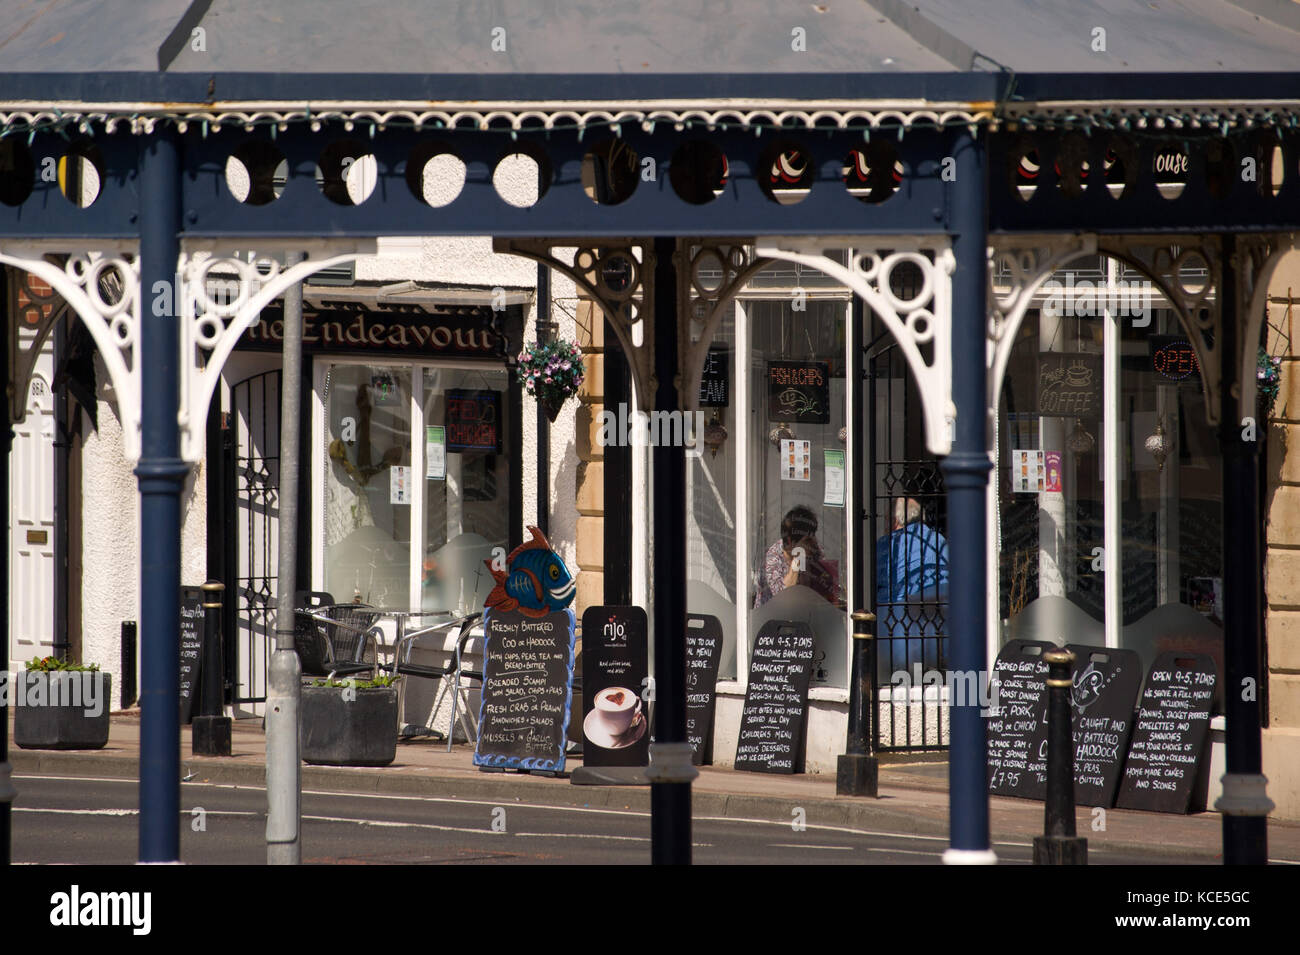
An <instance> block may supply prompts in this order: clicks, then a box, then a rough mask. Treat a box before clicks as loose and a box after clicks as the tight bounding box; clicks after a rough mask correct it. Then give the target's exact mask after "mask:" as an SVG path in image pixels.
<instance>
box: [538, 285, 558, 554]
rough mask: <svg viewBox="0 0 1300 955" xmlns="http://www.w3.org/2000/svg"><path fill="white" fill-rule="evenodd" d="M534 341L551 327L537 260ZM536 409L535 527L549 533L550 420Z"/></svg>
mask: <svg viewBox="0 0 1300 955" xmlns="http://www.w3.org/2000/svg"><path fill="white" fill-rule="evenodd" d="M536 328H537V344H539V345H542V344H545V343H546V342H548V341H550V338H551V333H552V332H553V331H554V330H555V329H554V327H553V325H552V323H551V269H550V266H548V265H546V264H544V263H542V262H538V263H537V325H536ZM534 404H535V405H536V409H537V526H538V527H539V528H540V529H541V531H542V533H543V534H545V535H547V536H548V537H549V536H550V534H551V422H550V419H549V418H547V417H546V412H545V411H544V410H543V409H542V403H541V402H540V401H538V402H535V403H534Z"/></svg>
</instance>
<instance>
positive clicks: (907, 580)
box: [862, 311, 948, 752]
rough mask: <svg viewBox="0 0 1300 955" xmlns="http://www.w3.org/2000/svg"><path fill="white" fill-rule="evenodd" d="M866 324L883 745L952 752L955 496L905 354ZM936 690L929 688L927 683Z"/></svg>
mask: <svg viewBox="0 0 1300 955" xmlns="http://www.w3.org/2000/svg"><path fill="white" fill-rule="evenodd" d="M867 314H868V316H869V318H868V320H867V321H866V323H865V329H864V331H865V333H866V334H865V336H864V338H865V341H866V343H867V344H866V346H865V348H864V349H863V379H864V380H863V389H864V392H865V394H864V401H863V407H864V409H865V419H866V420H865V421H864V425H865V430H866V442H865V445H866V447H865V448H864V451H865V453H864V454H863V457H862V461H863V465H864V472H865V481H864V484H865V487H864V492H863V494H864V508H863V525H862V528H863V534H862V541H863V545H864V546H863V549H864V551H865V553H864V560H863V566H865V568H866V575H865V584H866V586H865V587H864V591H865V592H866V594H867V600H868V605H869V606H870V608H871V610H872V611H873V612H874V613H875V614H876V645H877V654H876V660H877V662H876V686H877V694H876V699H877V706H876V720H875V731H876V744H877V748H878V749H879V750H881V751H903V752H917V751H923V750H939V749H945V748H947V745H948V718H947V705H946V696H945V692H944V690H943V689H942V688H941V687H940V686H936V685H935V684H937V683H943V682H945V678H944V674H945V671H946V664H947V656H948V628H947V619H946V611H947V595H948V586H947V585H948V567H947V564H948V555H947V543H946V539H945V536H944V530H945V528H946V526H947V500H948V496H947V492H946V491H945V489H944V483H943V476H942V475H941V474H940V472H939V462H938V459H937V458H936V457H934V455H932V454H930V453H929V452H928V451H927V450H926V447H925V430H924V420H923V416H922V413H921V404H920V397H919V394H918V392H917V388H916V383H915V380H914V379H913V377H912V374H911V372H910V370H909V369H908V367H907V361H906V358H905V357H904V356H903V354H902V352H901V350H900V349H899V348H898V345H897V344H896V342H895V341H894V339H893V337H892V336H891V335H890V333H889V332H888V330H887V329H886V328H885V326H884V324H883V323H882V322H881V321H880V320H879V318H877V317H876V316H875V315H874V314H872V313H871V312H869V311H868V312H867ZM927 684H929V685H927Z"/></svg>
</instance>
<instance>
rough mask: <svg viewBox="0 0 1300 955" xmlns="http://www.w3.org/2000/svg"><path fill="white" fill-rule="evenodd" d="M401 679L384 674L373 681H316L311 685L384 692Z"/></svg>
mask: <svg viewBox="0 0 1300 955" xmlns="http://www.w3.org/2000/svg"><path fill="white" fill-rule="evenodd" d="M400 679H401V677H400V676H392V675H391V674H384V673H381V674H379V676H377V677H375V678H374V679H373V680H327V679H320V680H316V681H314V682H313V683H312V684H311V686H332V687H334V688H335V689H344V688H345V687H349V686H350V687H352V688H353V689H354V690H382V689H385V688H387V687H390V686H392V685H394V684H395V683H396V682H397V681H398V680H400Z"/></svg>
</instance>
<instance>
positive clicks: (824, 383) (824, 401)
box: [767, 361, 831, 424]
mask: <svg viewBox="0 0 1300 955" xmlns="http://www.w3.org/2000/svg"><path fill="white" fill-rule="evenodd" d="M767 417H768V419H769V420H771V421H797V422H799V423H801V424H829V423H830V420H831V388H830V366H829V365H828V364H827V363H826V362H824V361H769V362H768V363H767Z"/></svg>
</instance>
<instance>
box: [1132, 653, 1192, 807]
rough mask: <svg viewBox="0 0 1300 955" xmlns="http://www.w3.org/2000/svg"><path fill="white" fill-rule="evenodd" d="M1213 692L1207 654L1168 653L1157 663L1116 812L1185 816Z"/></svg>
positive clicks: (1145, 694) (1144, 692) (1145, 691)
mask: <svg viewBox="0 0 1300 955" xmlns="http://www.w3.org/2000/svg"><path fill="white" fill-rule="evenodd" d="M1217 686H1218V670H1217V668H1216V667H1215V665H1214V658H1213V657H1211V656H1209V655H1208V654H1204V653H1183V652H1179V651H1177V650H1170V651H1167V652H1165V653H1162V654H1160V655H1159V656H1158V657H1156V659H1155V662H1154V663H1152V664H1151V672H1150V673H1149V674H1148V675H1147V681H1146V686H1145V687H1144V688H1143V690H1142V702H1141V705H1140V706H1139V707H1138V719H1137V726H1135V727H1134V728H1133V742H1132V743H1131V744H1130V745H1129V750H1128V760H1127V761H1126V762H1125V764H1124V780H1123V782H1122V783H1121V784H1120V788H1119V798H1118V799H1117V800H1116V801H1115V805H1116V807H1117V808H1119V809H1146V810H1148V811H1151V812H1181V813H1185V812H1187V810H1188V808H1189V807H1190V804H1191V799H1192V788H1193V786H1194V785H1195V784H1196V777H1197V775H1198V774H1199V770H1200V764H1201V760H1202V759H1204V758H1205V754H1206V740H1207V739H1208V737H1209V731H1210V708H1211V706H1212V705H1213V704H1214V693H1215V689H1216V687H1217Z"/></svg>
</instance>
